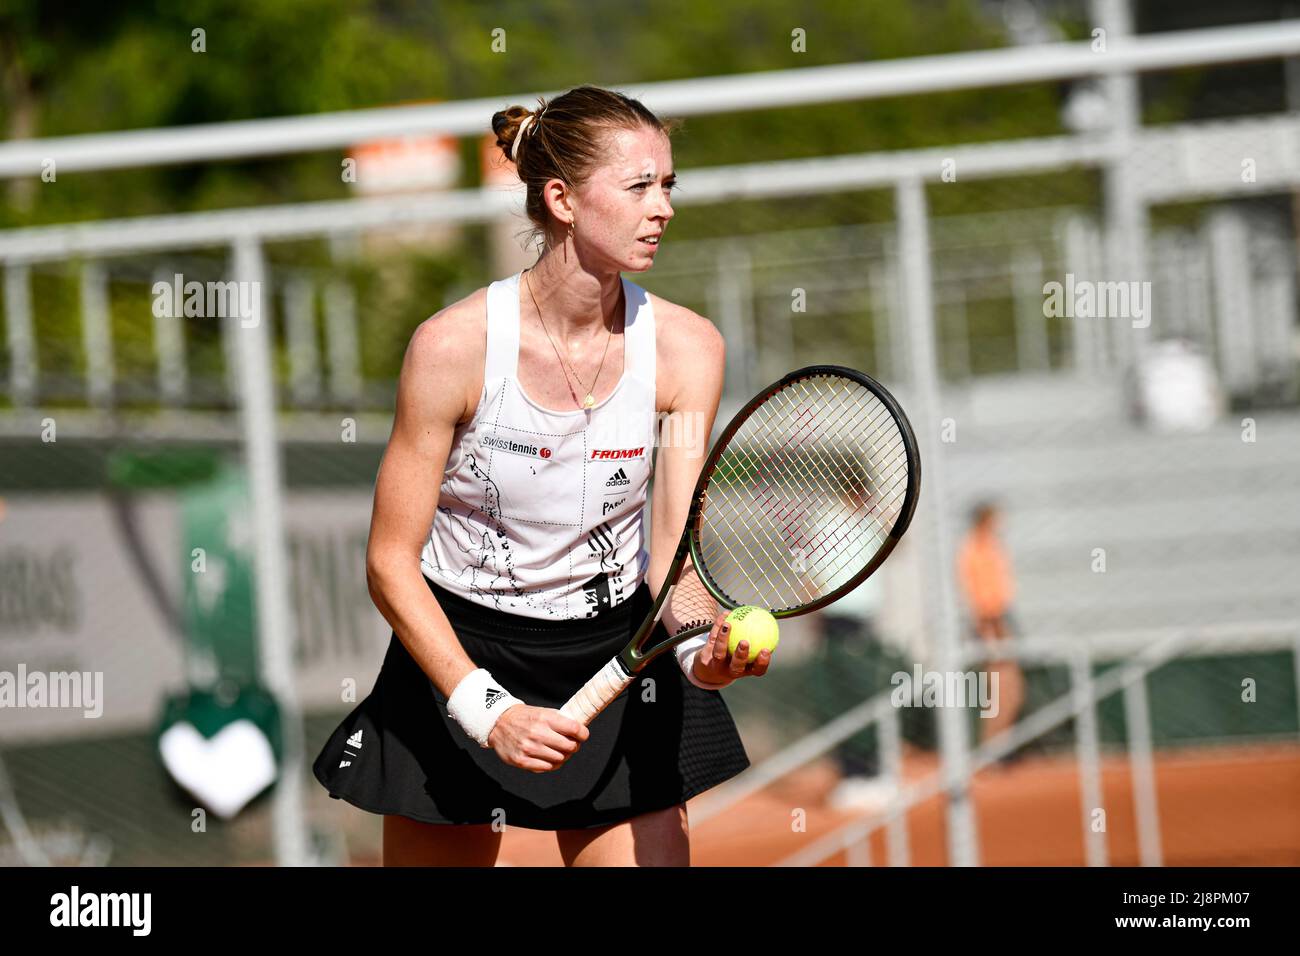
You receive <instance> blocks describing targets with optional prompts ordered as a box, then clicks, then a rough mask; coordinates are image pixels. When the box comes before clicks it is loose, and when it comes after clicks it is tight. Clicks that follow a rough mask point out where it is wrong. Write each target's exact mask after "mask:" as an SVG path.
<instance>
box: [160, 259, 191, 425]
mask: <svg viewBox="0 0 1300 956" xmlns="http://www.w3.org/2000/svg"><path fill="white" fill-rule="evenodd" d="M175 275H176V270H174V269H169V268H166V267H165V266H159V267H158V268H157V269H155V270H154V274H153V279H154V282H155V283H158V282H162V283H165V284H166V285H168V286H170V285H171V284H172V281H173V276H175ZM182 301H183V300H182ZM172 311H174V312H176V314H174V315H167V314H163V315H159V314H158V312H157V311H156V310H155V311H154V313H153V345H154V354H155V355H156V357H157V359H158V400H159V401H160V402H161V403H162V404H163V405H171V406H177V405H183V404H184V403H185V393H186V391H187V390H188V372H187V369H186V367H185V316H184V314H183V312H182V311H177V310H172V309H168V310H165V312H172Z"/></svg>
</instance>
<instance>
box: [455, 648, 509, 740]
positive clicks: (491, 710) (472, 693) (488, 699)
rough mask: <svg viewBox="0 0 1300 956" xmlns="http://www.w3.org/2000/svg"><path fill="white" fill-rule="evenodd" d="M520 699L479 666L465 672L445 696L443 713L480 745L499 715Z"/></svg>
mask: <svg viewBox="0 0 1300 956" xmlns="http://www.w3.org/2000/svg"><path fill="white" fill-rule="evenodd" d="M522 703H523V701H522V700H520V699H519V698H517V697H515V696H514V695H513V694H511V693H510V691H508V690H506V689H505V688H504V687H502V686H501V685H500V683H499V682H498V681H497V679H496V678H495V677H493V676H492V675H491V674H489V673H488V672H487V670H486V669H484V668H482V667H480V668H478V669H477V670H472V671H470V672H469V673H468V674H466V675H465V676H464V677H463V678H461V681H460V683H459V684H457V685H456V689H455V690H453V691H452V692H451V696H450V697H448V698H447V716H448V717H450V718H451V719H452V720H454V721H456V723H458V724H460V725H461V727H462V728H464V730H465V733H466V734H468V735H469V737H470V739H471V740H474V741H477V743H478V745H479V746H480V747H486V746H487V745H488V735H489V734H490V733H492V728H493V727H495V726H496V722H497V721H498V720H499V719H500V717H501V715H502V714H504V713H505V712H506V711H507V710H509V709H510V708H511V707H513V706H514V705H515V704H522Z"/></svg>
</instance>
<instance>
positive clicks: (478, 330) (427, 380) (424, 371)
mask: <svg viewBox="0 0 1300 956" xmlns="http://www.w3.org/2000/svg"><path fill="white" fill-rule="evenodd" d="M486 353H487V288H486V287H483V288H480V289H476V290H475V291H474V292H471V293H470V294H469V295H467V296H465V298H463V299H460V300H458V301H456V302H453V303H451V304H450V305H448V306H446V307H445V308H443V309H440V310H439V311H437V312H435V313H434V314H433V315H431V316H429V318H427V319H425V320H424V321H423V322H421V323H420V324H419V325H418V326H416V329H415V331H414V332H413V333H412V334H411V342H410V345H408V346H407V349H406V360H405V362H404V363H403V366H402V376H403V378H406V377H408V376H411V377H413V378H414V379H415V380H416V381H415V382H413V383H412V384H415V385H416V387H417V389H419V390H421V391H423V390H424V388H425V387H426V386H429V387H432V386H434V385H435V384H436V391H437V392H439V393H441V394H442V395H443V396H445V397H447V398H449V399H450V398H452V397H453V396H454V397H455V398H456V399H457V400H458V401H459V404H460V405H461V411H460V415H459V418H458V420H459V421H469V419H470V418H471V417H473V414H474V409H475V408H476V407H477V405H478V398H479V394H480V393H481V392H482V390H483V361H484V358H485V356H486Z"/></svg>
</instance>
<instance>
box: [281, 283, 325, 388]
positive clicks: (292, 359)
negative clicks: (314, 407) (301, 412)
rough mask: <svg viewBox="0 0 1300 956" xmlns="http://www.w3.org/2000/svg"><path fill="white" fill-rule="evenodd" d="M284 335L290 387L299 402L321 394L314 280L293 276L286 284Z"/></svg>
mask: <svg viewBox="0 0 1300 956" xmlns="http://www.w3.org/2000/svg"><path fill="white" fill-rule="evenodd" d="M284 321H285V338H286V339H287V341H288V345H289V389H290V392H291V394H292V395H293V399H294V401H295V402H298V403H309V402H314V401H316V400H317V399H319V398H320V385H321V375H320V347H319V345H318V344H317V342H316V311H315V299H314V289H313V286H312V281H311V279H309V278H308V277H307V276H305V275H295V276H291V277H290V278H289V279H288V280H287V281H286V282H285V284H284Z"/></svg>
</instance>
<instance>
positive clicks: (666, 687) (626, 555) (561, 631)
mask: <svg viewBox="0 0 1300 956" xmlns="http://www.w3.org/2000/svg"><path fill="white" fill-rule="evenodd" d="M539 106H540V108H539V109H538V110H537V111H535V112H534V111H530V110H528V109H526V108H524V107H521V106H513V107H510V108H509V109H507V110H504V111H502V112H499V113H497V114H495V115H494V116H493V118H492V128H493V130H494V131H495V133H496V135H497V144H498V145H499V146H500V147H501V149H502V150H503V151H504V152H505V154H506V155H507V156H508V157H510V158H511V159H512V160H513V161H514V162H515V164H516V166H517V168H518V171H519V175H520V178H521V179H522V180H523V182H525V183H526V184H527V187H528V191H527V200H526V210H527V213H528V216H529V219H530V220H531V222H532V224H533V226H534V227H535V228H534V230H533V233H532V235H533V237H534V239H535V240H536V241H537V243H538V245H539V248H540V253H541V254H540V255H539V257H538V259H537V261H536V263H535V264H534V265H533V266H531V267H530V268H527V269H524V270H522V271H521V272H520V273H519V274H517V275H514V276H511V277H510V278H508V279H502V280H500V281H497V282H493V283H492V284H490V285H489V286H488V287H487V288H485V289H479V290H478V291H477V292H475V293H473V294H471V295H470V296H468V297H467V298H465V299H463V300H461V301H459V302H456V303H454V304H453V305H450V306H448V307H447V308H445V309H443V310H442V311H441V312H439V313H437V314H436V315H434V316H433V317H432V318H430V319H428V320H426V321H425V322H424V323H423V324H422V325H421V326H420V327H419V328H418V329H417V330H416V331H415V333H414V335H413V336H412V338H411V342H410V345H409V346H408V348H407V352H406V357H405V361H404V363H403V366H402V372H401V380H400V383H399V386H398V395H397V408H396V415H395V419H394V423H393V431H392V435H391V436H390V438H389V441H388V448H387V450H386V452H385V454H384V458H383V463H382V465H381V466H380V470H379V475H378V478H377V481H376V488H375V502H374V513H373V517H372V521H371V527H370V541H369V546H368V551H367V568H366V570H367V578H368V581H369V586H370V593H371V596H372V597H373V599H374V602H375V604H376V606H377V607H378V608H379V610H380V611H381V612H382V614H383V615H384V617H385V618H386V619H387V621H388V622H389V624H391V625H392V629H393V636H392V639H391V640H390V643H389V647H388V652H387V655H386V656H385V658H384V663H383V668H382V670H381V671H380V674H379V677H378V679H377V681H376V683H375V686H374V689H373V690H372V691H371V693H370V695H369V696H368V697H367V698H366V699H365V700H364V701H363V702H361V703H360V704H359V705H358V706H357V707H356V709H355V710H353V712H352V713H351V714H350V715H349V716H348V717H347V718H346V719H345V720H344V721H343V722H342V723H341V724H340V725H339V727H338V728H337V729H336V730H335V731H334V733H333V735H332V736H331V737H330V739H329V742H328V743H327V744H326V745H325V747H324V749H323V750H322V751H321V753H320V756H319V757H317V759H316V761H315V764H314V767H313V769H314V772H315V774H316V777H317V779H318V780H319V781H320V782H321V784H323V785H324V786H325V787H326V788H327V789H328V790H329V793H330V796H332V797H338V798H342V799H345V800H347V801H348V802H349V803H352V804H354V805H356V806H358V807H361V808H362V809H365V810H368V811H371V812H373V813H379V814H383V815H384V834H383V860H384V863H385V865H454V866H475V865H484V866H490V865H493V864H494V863H495V861H496V857H497V852H498V850H499V848H500V842H501V834H502V832H503V828H504V827H507V826H518V827H525V828H529V829H539V830H553V831H555V833H556V839H557V842H558V846H559V850H560V853H561V856H562V857H563V859H564V861H565V863H566V865H570V866H574V865H595V866H604V865H623V866H656V865H658V866H683V865H688V864H689V862H690V846H689V829H688V823H687V816H686V806H685V804H686V801H687V800H688V799H689V798H690V797H693V796H695V795H696V794H699V793H701V792H703V791H705V790H708V789H709V788H711V787H713V786H715V785H717V784H719V783H722V782H723V781H725V780H727V779H729V778H731V777H733V776H735V775H736V774H738V773H740V772H741V771H742V770H744V769H745V768H746V767H748V766H749V759H748V757H747V755H746V753H745V749H744V747H743V745H742V744H741V741H740V738H739V736H738V734H737V732H736V727H735V724H734V722H733V721H732V718H731V715H730V713H729V711H728V710H727V707H726V704H725V703H724V702H723V700H722V697H721V696H720V695H719V694H718V693H717V691H718V689H719V688H720V687H723V686H725V685H726V684H728V683H730V682H731V681H733V680H735V679H737V678H739V677H746V676H755V677H757V676H761V675H763V674H764V673H766V671H767V668H768V666H769V664H770V662H771V652H770V651H766V650H765V651H763V652H762V653H761V654H759V655H758V656H757V657H756V658H754V659H752V660H751V659H750V658H749V657H748V653H747V651H748V648H747V646H746V645H745V644H743V643H742V644H741V646H740V647H738V648H737V650H736V653H735V654H734V655H733V654H729V653H728V651H727V635H726V629H725V626H724V624H723V616H724V612H722V611H721V610H719V608H718V607H717V605H716V603H714V602H712V600H711V599H708V600H707V603H704V604H701V603H700V602H699V601H698V600H696V599H694V598H693V599H690V600H687V599H686V598H685V597H684V598H683V600H682V601H681V602H679V601H678V600H677V598H676V596H675V597H674V601H673V606H672V607H669V609H668V610H667V612H666V613H665V614H664V617H663V618H662V619H661V621H660V624H659V627H660V628H663V627H667V628H669V629H670V630H669V633H675V632H676V631H677V630H679V629H681V628H683V627H688V626H691V625H693V624H699V623H709V622H712V624H713V627H712V630H711V631H710V632H709V634H708V635H707V636H703V635H702V636H700V637H697V638H693V639H691V640H689V641H687V642H685V643H683V644H682V645H680V646H679V647H678V648H677V649H676V653H675V654H663V655H661V656H660V657H659V658H657V659H656V660H655V661H654V662H653V663H652V664H651V665H650V666H649V667H648V668H647V669H646V670H645V671H644V672H642V673H640V674H638V676H637V679H636V680H634V681H633V682H632V683H631V684H630V685H629V687H628V688H627V689H626V690H625V691H624V692H623V693H622V694H621V695H620V696H619V697H618V698H617V699H616V700H615V701H614V702H613V703H612V704H611V705H610V706H609V707H607V708H606V709H605V710H604V711H602V712H601V713H600V714H599V716H597V717H596V718H595V719H594V720H593V721H592V722H591V724H590V725H589V726H584V725H583V724H581V723H579V722H577V721H574V720H571V719H569V718H567V717H565V716H564V715H563V714H561V713H560V711H559V710H558V708H559V707H561V706H562V705H563V704H564V702H565V701H566V700H568V698H569V697H570V696H571V695H572V694H573V693H574V692H575V691H577V690H578V688H580V687H581V686H582V685H583V684H584V683H585V682H586V681H587V679H588V678H590V677H591V675H592V674H593V673H595V672H597V671H598V670H599V669H600V668H601V667H602V666H603V665H604V664H605V663H606V662H607V661H608V660H609V659H610V658H611V657H612V656H613V655H614V654H615V653H616V652H617V651H619V650H620V649H621V648H622V647H623V646H624V645H625V644H626V643H627V642H628V641H629V640H630V639H631V637H632V635H633V634H634V633H635V631H636V629H637V626H638V625H639V624H640V623H641V621H642V620H644V618H645V616H646V614H647V612H648V610H649V608H650V607H651V606H652V604H653V597H652V595H654V594H657V593H658V590H659V588H660V586H661V585H662V583H663V581H664V578H665V576H666V574H667V571H668V567H669V564H670V563H671V560H672V557H673V549H674V546H675V545H676V543H677V540H678V538H679V536H680V535H681V532H682V528H683V526H684V524H685V520H686V514H687V510H688V504H689V499H690V495H691V492H692V490H693V488H694V485H695V482H696V480H697V479H698V477H699V474H700V471H701V468H702V466H703V464H704V458H705V456H706V454H707V452H708V443H709V436H710V434H711V432H712V428H713V420H714V417H715V415H716V413H717V410H718V402H719V399H720V397H721V393H722V381H723V367H724V350H723V341H722V337H721V336H720V335H719V333H718V331H717V329H716V328H714V326H713V325H712V323H710V322H709V321H708V320H707V319H704V318H702V317H701V316H699V315H697V314H695V313H694V312H692V311H690V310H689V309H686V308H683V307H681V306H677V305H674V304H672V303H670V302H668V301H666V300H664V299H662V298H659V297H658V296H653V295H650V294H648V293H647V292H645V291H643V290H642V289H641V288H640V287H638V286H636V285H634V284H633V283H631V282H628V281H627V280H625V279H623V278H622V276H621V273H623V272H644V271H646V270H648V269H649V268H650V267H651V266H652V265H653V263H654V257H655V255H656V251H657V249H658V246H659V245H660V244H661V243H662V242H663V239H664V230H665V228H666V227H667V225H668V223H669V221H670V220H671V219H672V217H673V208H672V202H671V190H672V187H673V184H674V181H675V178H676V177H675V175H674V172H673V161H672V150H671V146H670V142H669V134H670V133H671V131H672V128H673V127H672V125H671V124H669V123H665V122H663V121H661V120H659V119H658V118H657V117H656V116H655V115H654V114H653V113H652V112H650V111H649V110H648V109H646V107H645V106H644V105H642V104H641V103H640V102H638V101H637V100H634V99H629V98H628V97H625V96H623V95H621V94H618V93H615V92H611V91H608V90H603V89H599V88H594V87H587V86H584V87H578V88H576V89H573V90H570V91H569V92H567V93H565V94H564V95H562V96H559V97H557V98H555V99H554V100H552V101H550V102H549V103H546V102H544V101H543V102H541V103H539ZM669 420H671V421H675V422H676V423H678V424H683V423H684V427H677V428H674V429H672V432H673V435H674V436H676V438H677V439H679V440H673V441H669V440H667V437H666V436H667V434H668V429H666V428H665V429H663V435H662V436H661V433H660V425H661V424H662V422H664V421H669ZM682 436H692V437H693V439H694V440H690V441H687V440H680V439H681V438H682ZM656 446H658V452H657V457H655V448H656ZM652 461H654V462H657V463H656V464H655V466H654V471H655V473H656V480H655V482H654V487H653V501H652V502H651V512H652V514H651V525H652V526H651V528H650V535H649V537H650V541H649V549H648V551H647V548H646V530H645V528H644V525H643V518H642V514H643V509H644V506H645V504H646V498H647V488H648V486H649V482H650V476H651V466H652ZM687 581H694V583H695V585H696V589H695V592H694V595H695V598H698V597H699V595H700V594H701V593H703V592H702V588H700V587H699V586H698V580H696V579H694V578H693V576H691V577H688V578H686V579H684V581H683V584H682V585H680V586H679V588H678V592H675V594H676V593H680V594H681V595H683V596H686V595H689V594H691V589H690V588H689V587H687V586H686V584H687ZM705 597H706V598H707V595H705ZM688 606H689V607H694V608H696V610H695V611H694V612H693V613H691V612H687V611H685V610H684V609H685V608H686V607H688ZM699 608H705V610H704V611H703V612H701V611H700V610H699ZM701 613H703V616H702V617H701ZM664 636H666V635H665V634H662V633H661V634H659V635H658V637H664ZM658 637H657V638H656V639H658Z"/></svg>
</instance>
